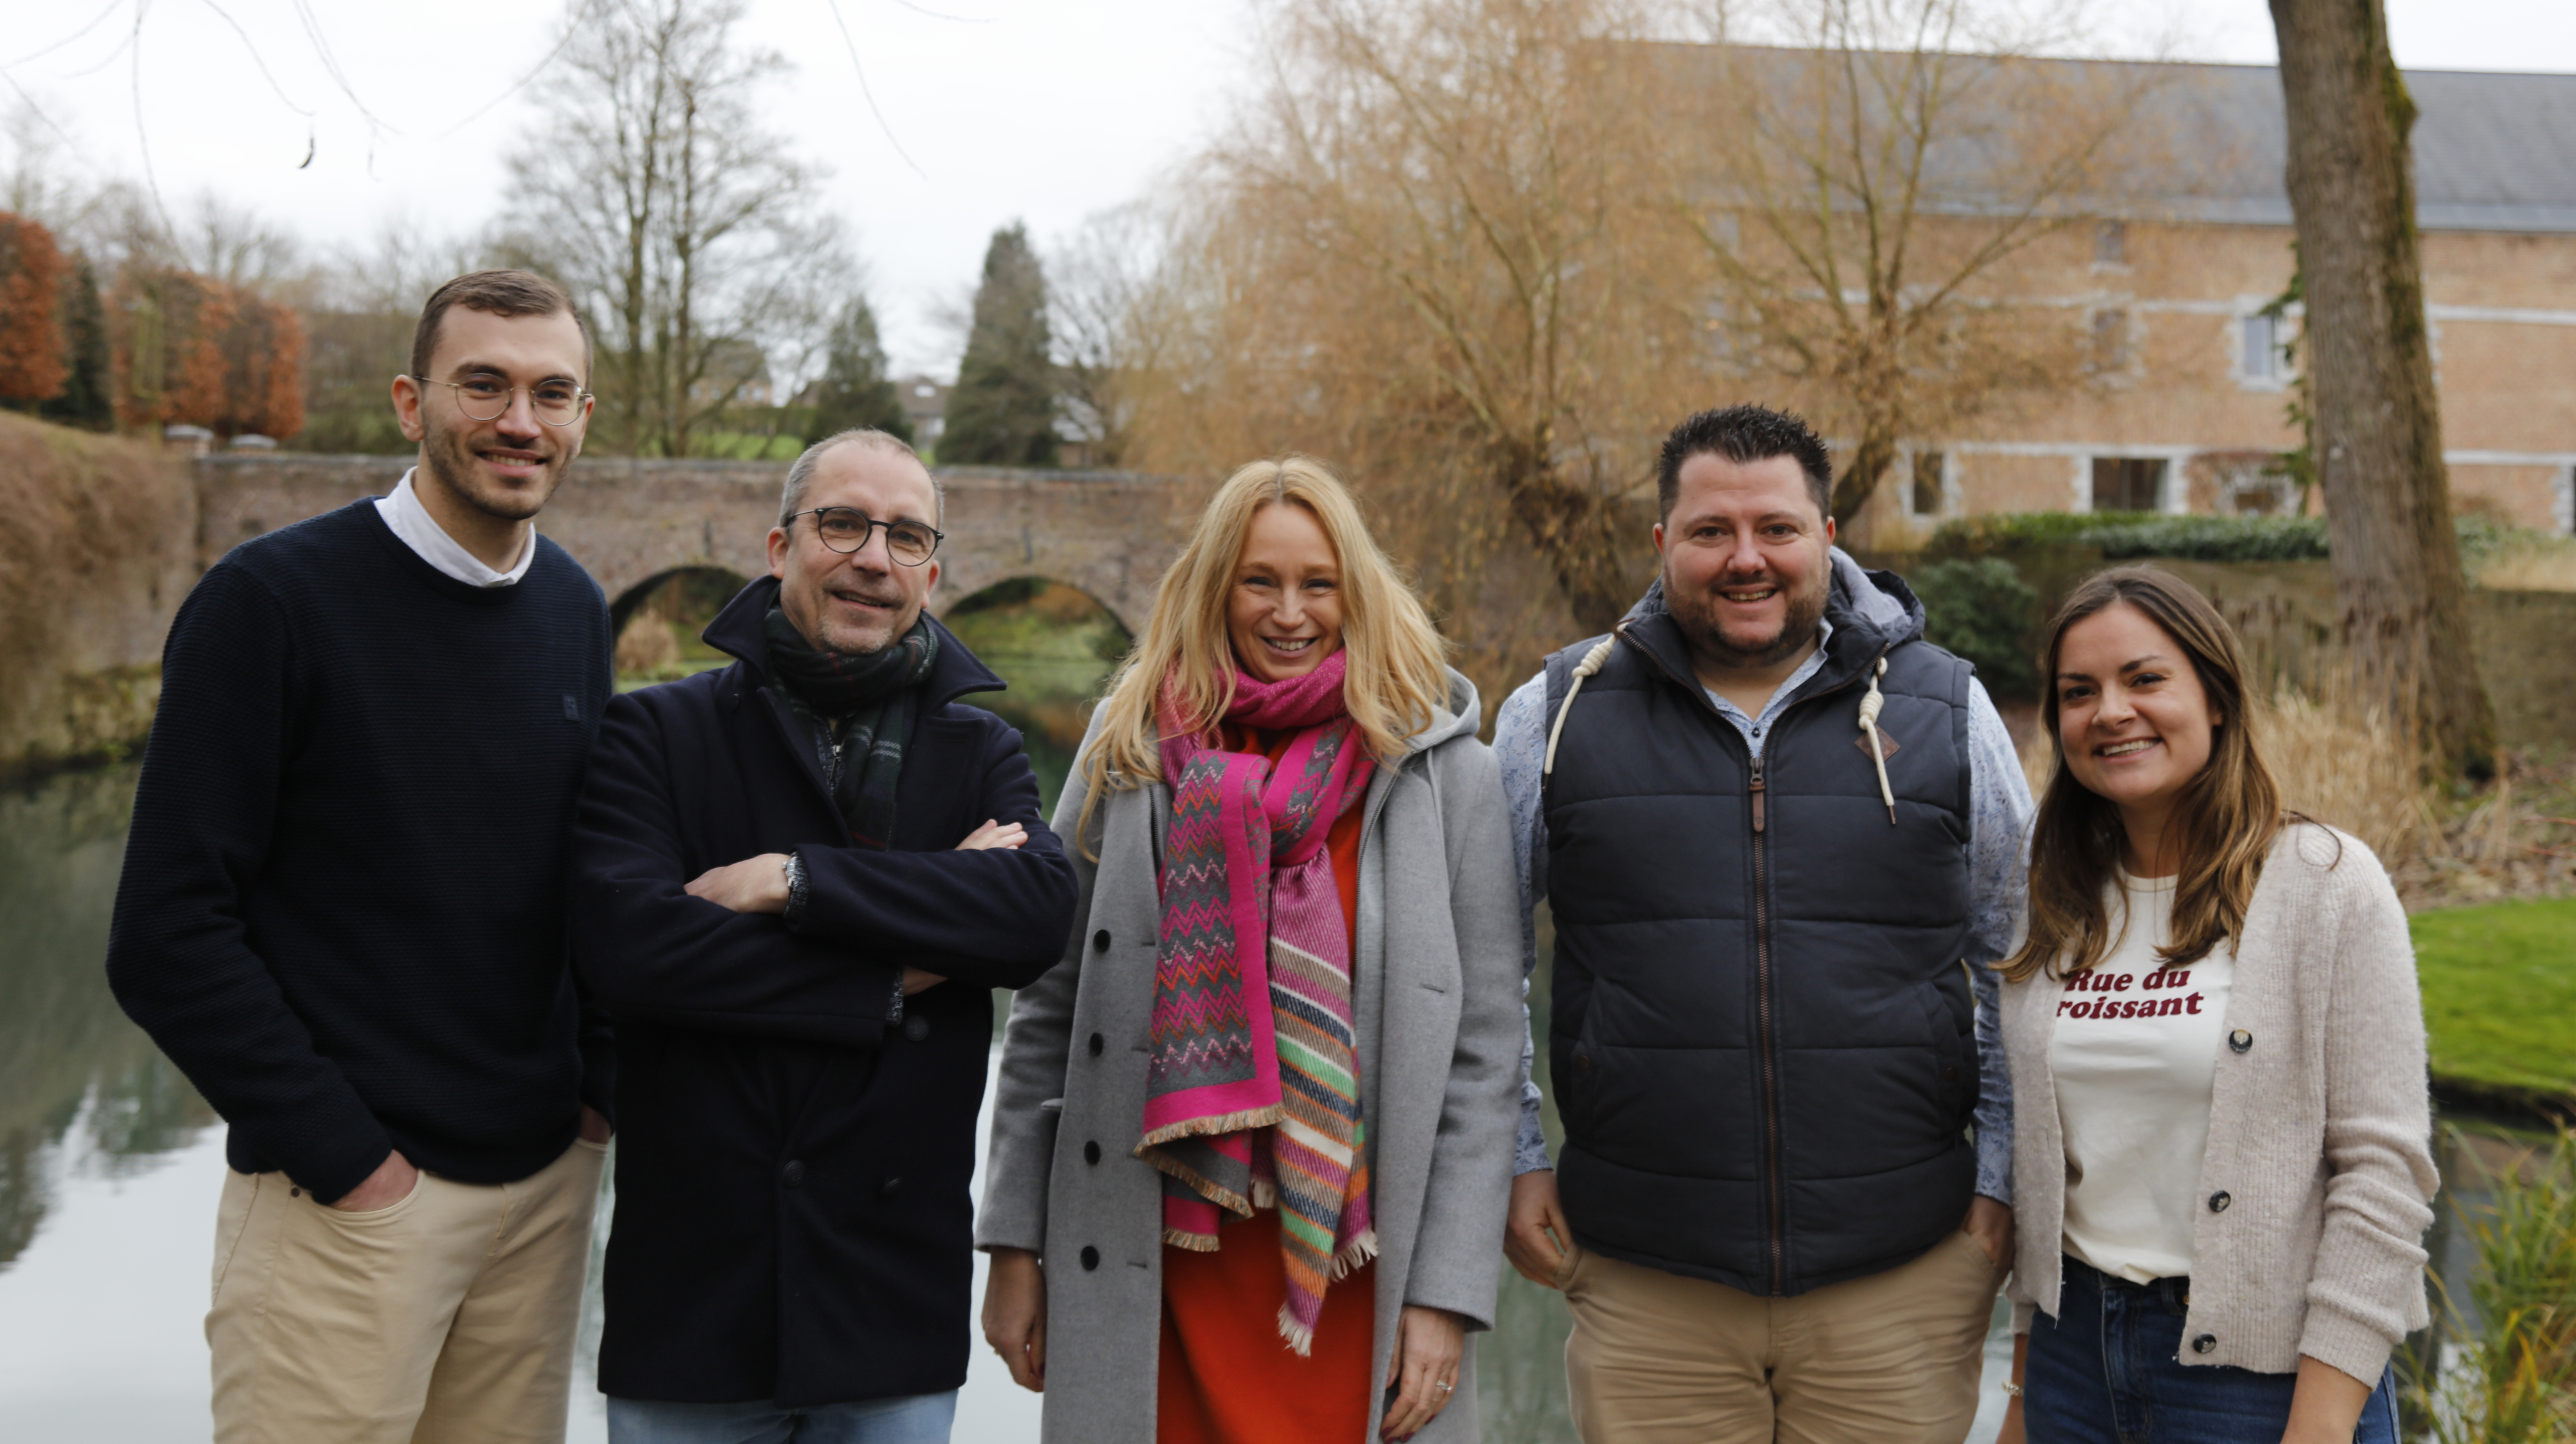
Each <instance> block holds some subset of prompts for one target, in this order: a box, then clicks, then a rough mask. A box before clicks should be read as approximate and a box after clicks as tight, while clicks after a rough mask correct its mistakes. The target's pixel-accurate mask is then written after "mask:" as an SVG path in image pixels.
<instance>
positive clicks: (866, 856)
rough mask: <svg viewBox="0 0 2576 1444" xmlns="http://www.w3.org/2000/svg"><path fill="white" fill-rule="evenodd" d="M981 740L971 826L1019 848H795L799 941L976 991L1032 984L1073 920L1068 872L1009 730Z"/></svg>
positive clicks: (996, 727) (997, 727) (995, 729)
mask: <svg viewBox="0 0 2576 1444" xmlns="http://www.w3.org/2000/svg"><path fill="white" fill-rule="evenodd" d="M991 733H992V736H991V741H990V744H989V747H988V750H987V752H986V755H985V759H984V762H985V765H984V768H983V778H984V785H983V793H982V796H980V797H979V798H977V800H976V807H975V821H976V823H978V824H981V823H982V822H983V821H984V819H986V818H993V819H995V820H997V821H1001V822H1016V823H1019V824H1020V825H1021V826H1023V827H1025V828H1026V829H1027V830H1028V841H1026V842H1025V843H1022V844H1021V845H1020V846H1019V847H1016V848H999V847H989V848H980V849H977V850H975V851H972V852H958V851H954V850H952V851H948V852H905V851H900V850H897V851H887V850H884V849H881V848H867V847H816V846H810V845H809V846H805V847H800V848H798V849H797V850H796V852H797V855H798V856H799V857H802V858H803V859H804V860H805V878H806V882H805V886H806V898H805V907H804V909H803V912H802V915H801V916H800V917H799V918H798V919H797V922H796V927H795V931H796V932H797V933H798V934H799V935H800V936H803V937H809V938H820V939H824V940H826V941H831V942H838V943H841V944H843V945H845V946H850V947H864V948H867V949H869V950H870V951H871V952H874V953H877V954H879V955H882V956H887V957H899V958H901V959H902V960H903V961H904V962H906V963H908V964H910V965H911V966H914V967H917V968H922V969H925V970H927V971H929V972H933V973H937V974H938V975H940V976H941V977H943V978H955V979H958V980H960V981H962V982H967V983H972V984H974V985H976V986H978V987H985V988H1022V987H1026V986H1028V985H1029V984H1030V983H1033V982H1035V981H1037V978H1038V975H1039V974H1041V973H1043V972H1045V971H1046V970H1047V967H1048V965H1049V964H1051V963H1053V962H1054V961H1055V960H1056V955H1057V953H1058V952H1059V951H1060V950H1061V949H1062V948H1063V946H1064V939H1065V930H1066V928H1067V927H1069V926H1070V925H1071V923H1072V921H1073V905H1074V881H1073V867H1072V865H1071V864H1070V863H1068V862H1066V861H1065V856H1064V845H1063V844H1062V843H1061V842H1059V841H1058V840H1057V838H1056V835H1055V834H1054V833H1053V832H1051V831H1049V830H1048V829H1047V825H1046V820H1045V819H1044V818H1041V817H1040V816H1039V815H1038V780H1037V773H1036V772H1035V771H1034V770H1032V769H1031V768H1030V766H1029V757H1028V753H1027V752H1025V751H1023V750H1022V749H1021V747H1020V743H1019V738H1018V735H1017V734H1015V733H1013V732H1012V731H1011V730H1010V729H1009V728H1008V727H1005V726H1003V725H1001V724H1000V723H998V722H997V723H994V724H993V725H992V727H991ZM960 840H961V841H962V840H963V839H960Z"/></svg>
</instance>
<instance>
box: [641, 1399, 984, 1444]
mask: <svg viewBox="0 0 2576 1444" xmlns="http://www.w3.org/2000/svg"><path fill="white" fill-rule="evenodd" d="M956 1417H957V1391H956V1390H954V1389H951V1390H949V1391H948V1392H947V1393H945V1394H913V1395H910V1396H908V1397H905V1398H901V1399H869V1400H865V1401H863V1402H861V1403H856V1404H818V1405H815V1406H814V1407H812V1408H809V1409H782V1408H780V1407H778V1406H777V1405H776V1404H772V1403H769V1402H768V1401H766V1400H755V1401H753V1402H751V1403H748V1404H670V1403H663V1402H660V1401H658V1400H652V1399H619V1398H616V1397H613V1396H612V1397H611V1398H610V1399H609V1401H608V1440H609V1444H789V1441H791V1440H792V1441H794V1444H948V1425H949V1422H950V1421H951V1420H953V1419H955V1418H956Z"/></svg>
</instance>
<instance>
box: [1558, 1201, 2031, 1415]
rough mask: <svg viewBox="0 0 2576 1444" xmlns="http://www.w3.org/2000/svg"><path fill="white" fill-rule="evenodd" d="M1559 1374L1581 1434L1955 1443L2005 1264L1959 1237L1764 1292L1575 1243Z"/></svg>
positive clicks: (1970, 1405)
mask: <svg viewBox="0 0 2576 1444" xmlns="http://www.w3.org/2000/svg"><path fill="white" fill-rule="evenodd" d="M1557 1282H1558V1284H1559V1286H1561V1287H1562V1288H1563V1289H1564V1290H1565V1298H1566V1302H1567V1303H1568V1304H1569V1305H1571V1306H1572V1308H1573V1311H1574V1333H1573V1335H1572V1337H1570V1338H1569V1339H1567V1341H1566V1345H1565V1372H1566V1378H1567V1382H1568V1384H1569V1385H1570V1388H1571V1393H1572V1395H1573V1403H1574V1427H1575V1431H1576V1433H1578V1434H1579V1435H1581V1437H1582V1438H1583V1440H1584V1444H1762V1441H1767V1440H1779V1441H1781V1444H1959V1441H1961V1440H1963V1439H1965V1438H1967V1437H1968V1428H1969V1426H1970V1425H1971V1424H1973V1423H1974V1422H1975V1421H1976V1417H1977V1381H1978V1377H1979V1375H1980V1372H1981V1371H1982V1369H1983V1367H1984V1355H1985V1339H1986V1329H1987V1326H1988V1323H1989V1322H1990V1321H1991V1320H1992V1318H1993V1316H1994V1303H1995V1290H1996V1289H1997V1288H1998V1287H2000V1286H2001V1285H2002V1283H2003V1270H2001V1269H1998V1268H1996V1267H1995V1266H1994V1264H1993V1263H1991V1262H1990V1261H1988V1259H1987V1258H1986V1251H1985V1250H1984V1249H1983V1248H1982V1247H1980V1246H1979V1245H1978V1243H1977V1241H1976V1240H1975V1239H1974V1238H1971V1237H1970V1236H1968V1235H1967V1234H1966V1233H1954V1234H1952V1235H1951V1236H1950V1237H1948V1238H1946V1239H1943V1240H1942V1241H1941V1242H1940V1243H1938V1244H1935V1245H1933V1248H1932V1251H1931V1252H1930V1253H1927V1254H1925V1255H1924V1256H1923V1257H1921V1258H1919V1259H1916V1260H1914V1261H1913V1262H1912V1263H1908V1264H1903V1265H1900V1266H1899V1267H1896V1268H1893V1269H1890V1270H1888V1271H1887V1272H1885V1273H1882V1274H1873V1275H1871V1276H1869V1277H1867V1278H1860V1279H1852V1280H1850V1281H1848V1282H1845V1283H1839V1284H1831V1285H1828V1286H1826V1287H1824V1288H1820V1289H1816V1290H1814V1291H1812V1292H1810V1293H1804V1294H1800V1295H1798V1296H1797V1297H1795V1298H1765V1297H1762V1296H1760V1295H1756V1294H1748V1293H1744V1292H1742V1291H1741V1290H1737V1289H1731V1288H1728V1287H1727V1286H1726V1285H1724V1284H1717V1283H1710V1282H1708V1281H1707V1280H1705V1279H1691V1278H1683V1277H1681V1276H1680V1275H1678V1274H1669V1273H1666V1272H1664V1271H1663V1270H1661V1269H1653V1268H1645V1267H1641V1266H1639V1265H1637V1264H1631V1263H1622V1262H1621V1261H1619V1260H1617V1259H1613V1258H1604V1257H1602V1256H1601V1255H1599V1254H1596V1253H1593V1252H1592V1251H1590V1250H1588V1249H1578V1250H1576V1251H1575V1253H1574V1255H1573V1256H1572V1257H1571V1258H1570V1259H1568V1260H1567V1263H1566V1266H1565V1267H1564V1268H1563V1269H1562V1270H1560V1272H1559V1273H1558V1275H1557Z"/></svg>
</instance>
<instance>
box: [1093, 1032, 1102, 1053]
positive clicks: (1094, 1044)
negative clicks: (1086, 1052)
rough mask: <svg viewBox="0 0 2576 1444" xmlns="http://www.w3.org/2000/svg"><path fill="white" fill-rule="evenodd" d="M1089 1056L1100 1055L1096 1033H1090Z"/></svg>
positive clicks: (1098, 1036)
mask: <svg viewBox="0 0 2576 1444" xmlns="http://www.w3.org/2000/svg"><path fill="white" fill-rule="evenodd" d="M1091 1056H1092V1057H1094V1058H1097V1057H1099V1056H1100V1035H1099V1034H1098V1033H1094V1034H1092V1035H1091Z"/></svg>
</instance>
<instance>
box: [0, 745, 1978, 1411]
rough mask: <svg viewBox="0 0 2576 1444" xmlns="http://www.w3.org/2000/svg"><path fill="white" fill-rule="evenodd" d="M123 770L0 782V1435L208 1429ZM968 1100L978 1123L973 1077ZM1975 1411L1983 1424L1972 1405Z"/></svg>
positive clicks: (210, 1176)
mask: <svg viewBox="0 0 2576 1444" xmlns="http://www.w3.org/2000/svg"><path fill="white" fill-rule="evenodd" d="M134 778H135V769H134V768H132V767H130V766H129V767H122V768H113V769H107V770H102V771H96V772H87V773H78V774H70V775H65V776H59V777H55V778H52V779H49V780H47V781H45V782H42V783H40V784H37V785H35V786H33V787H30V788H25V789H20V790H17V791H13V792H7V793H0V940H5V941H0V1439H27V1440H35V1439H75V1438H76V1439H82V1440H86V1441H91V1444H146V1441H149V1444H173V1441H178V1444H184V1441H189V1440H202V1439H205V1438H206V1437H207V1433H208V1429H207V1423H206V1392H207V1383H206V1345H205V1338H204V1335H203V1333H202V1332H201V1324H202V1320H203V1316H204V1314H205V1309H206V1302H207V1296H208V1289H209V1284H210V1274H211V1267H212V1253H213V1246H214V1216H215V1200H216V1197H217V1195H218V1193H219V1192H220V1191H221V1189H222V1186H223V1169H224V1148H223V1136H224V1134H223V1123H222V1121H221V1120H220V1119H218V1118H216V1117H215V1116H214V1113H213V1111H212V1110H211V1109H209V1108H208V1107H207V1106H206V1104H205V1102H204V1101H203V1100H202V1099H200V1098H199V1097H198V1096H197V1094H196V1091H195V1090H194V1089H192V1088H190V1087H189V1086H188V1083H187V1080H186V1079H184V1078H182V1077H181V1076H180V1075H179V1072H178V1070H177V1069H176V1068H174V1067H172V1066H171V1065H170V1064H169V1063H168V1062H167V1061H166V1060H164V1059H163V1058H162V1057H161V1055H160V1053H159V1052H158V1051H156V1050H155V1049H154V1048H153V1046H152V1044H151V1042H150V1041H149V1040H148V1039H146V1038H145V1037H144V1036H143V1035H142V1033H141V1032H140V1031H138V1030H137V1029H136V1028H135V1027H134V1026H133V1025H132V1024H130V1023H128V1022H127V1021H126V1020H125V1016H124V1015H123V1014H122V1013H121V1012H119V1011H118V1009H117V1006H116V1001H115V999H114V998H113V997H112V996H111V995H110V994H109V992H108V988H107V981H106V978H105V975H104V973H103V971H102V969H101V966H100V960H101V959H102V958H103V957H104V956H105V955H106V948H107V924H108V914H109V909H110V907H111V905H112V903H113V901H114V899H115V894H116V880H117V871H118V867H119V863H120V860H121V858H122V856H123V851H124V838H125V827H126V821H127V817H128V814H129V812H130V810H131V807H132V801H133V788H134ZM986 1106H987V1110H988V1114H987V1120H988V1121H989V1109H990V1095H989V1093H988V1095H987V1101H986ZM980 1182H981V1179H980V1177H979V1179H978V1184H979V1185H980ZM605 1202H606V1203H607V1205H608V1211H613V1208H614V1199H613V1198H612V1199H609V1200H606V1201H605ZM604 1236H605V1230H604V1229H603V1231H602V1237H604ZM980 1277H981V1274H980V1271H979V1273H978V1279H979V1282H980ZM1566 1327H1567V1323H1566V1315H1565V1307H1564V1304H1563V1302H1562V1301H1561V1300H1560V1299H1559V1298H1558V1297H1557V1296H1556V1295H1555V1294H1553V1293H1551V1292H1549V1291H1547V1290H1545V1289H1541V1288H1537V1287H1535V1286H1532V1285H1530V1284H1527V1283H1525V1282H1523V1281H1522V1280H1521V1279H1520V1278H1519V1277H1518V1276H1517V1275H1513V1274H1511V1273H1510V1272H1509V1271H1508V1270H1506V1271H1505V1295H1504V1299H1503V1305H1502V1318H1501V1320H1500V1327H1499V1328H1498V1330H1497V1331H1496V1332H1495V1333H1494V1334H1492V1335H1490V1336H1488V1337H1486V1338H1485V1339H1484V1340H1482V1341H1480V1343H1479V1347H1478V1356H1479V1358H1478V1368H1479V1370H1480V1372H1481V1376H1482V1378H1481V1381H1482V1397H1481V1399H1480V1401H1479V1402H1480V1404H1481V1411H1480V1412H1481V1413H1482V1415H1483V1417H1484V1420H1485V1437H1486V1438H1487V1439H1488V1440H1494V1441H1510V1444H1557V1441H1567V1444H1571V1441H1572V1439H1573V1437H1574V1436H1573V1431H1572V1429H1571V1427H1570V1426H1569V1425H1568V1423H1567V1422H1566V1411H1565V1371H1564V1364H1563V1359H1564V1347H1565V1333H1566ZM597 1328H598V1298H597V1294H596V1279H595V1277H594V1282H593V1294H592V1296H591V1298H590V1300H589V1302H588V1305H587V1307H586V1309H585V1319H584V1328H583V1343H584V1355H583V1364H582V1366H581V1370H580V1373H579V1374H578V1376H577V1382H576V1388H575V1397H574V1408H573V1433H572V1437H573V1438H574V1439H576V1440H600V1439H604V1438H605V1437H606V1431H605V1427H604V1424H603V1422H602V1416H601V1413H600V1409H599V1403H598V1395H597V1394H596V1393H595V1392H592V1390H591V1389H590V1372H589V1360H590V1357H591V1350H592V1349H593V1348H595V1346H596V1341H597ZM1989 1352H1990V1356H1991V1355H1992V1354H1993V1349H1992V1348H1991V1347H1990V1351H1989ZM974 1360H975V1362H974V1364H973V1368H972V1373H971V1374H970V1376H969V1378H968V1381H967V1385H966V1391H965V1395H964V1397H963V1399H962V1400H961V1402H960V1406H959V1409H958V1415H957V1431H956V1436H955V1437H956V1439H957V1441H958V1444H1017V1441H1022V1440H1031V1439H1035V1438H1036V1437H1037V1421H1038V1410H1037V1398H1036V1396H1034V1395H1031V1394H1027V1393H1024V1392H1022V1391H1021V1390H1020V1389H1019V1388H1018V1387H1016V1386H1015V1385H1013V1384H1012V1383H1011V1382H1010V1376H1009V1375H1008V1374H1006V1373H1005V1372H1003V1370H1002V1367H1001V1365H1000V1364H999V1362H997V1361H996V1360H994V1359H993V1357H992V1356H991V1355H990V1354H989V1353H987V1352H985V1351H983V1350H981V1349H978V1350H976V1351H975V1354H974ZM1990 1367H1991V1364H1990ZM1988 1394H1989V1398H1990V1400H1991V1401H1992V1406H1993V1407H1992V1410H1991V1412H1993V1413H1995V1414H1998V1415H1999V1414H2000V1412H2001V1410H2000V1404H2001V1395H2000V1394H1997V1393H1994V1392H1993V1391H1992V1390H1989V1391H1988ZM1980 1425H1981V1427H1980V1429H1979V1431H1978V1435H1977V1437H1978V1438H1979V1439H1986V1438H1991V1437H1992V1420H1981V1421H1980Z"/></svg>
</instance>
